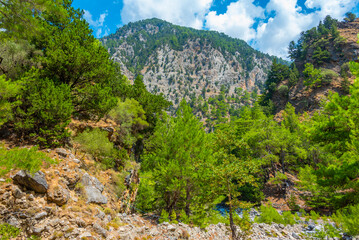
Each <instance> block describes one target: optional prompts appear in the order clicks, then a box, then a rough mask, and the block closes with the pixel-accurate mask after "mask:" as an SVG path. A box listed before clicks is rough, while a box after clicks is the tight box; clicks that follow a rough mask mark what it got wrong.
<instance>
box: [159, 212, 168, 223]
mask: <svg viewBox="0 0 359 240" xmlns="http://www.w3.org/2000/svg"><path fill="white" fill-rule="evenodd" d="M169 217H170V215H169V214H168V212H166V210H164V209H162V212H161V217H160V219H159V222H160V223H164V222H168V223H169V222H170V218H169Z"/></svg>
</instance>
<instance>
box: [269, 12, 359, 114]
mask: <svg viewBox="0 0 359 240" xmlns="http://www.w3.org/2000/svg"><path fill="white" fill-rule="evenodd" d="M358 33H359V19H356V20H354V21H353V22H336V20H335V19H331V18H330V17H329V18H328V17H327V18H326V19H325V20H324V22H323V23H320V24H319V25H318V27H316V28H312V29H310V30H308V31H306V32H303V33H302V37H301V39H300V40H299V41H298V42H297V43H296V44H294V42H293V45H292V49H291V47H290V55H291V56H292V59H293V60H294V64H295V65H296V68H297V69H298V70H299V78H298V80H297V82H296V83H295V84H291V83H290V81H291V80H290V78H286V79H285V80H284V81H279V82H278V83H277V86H276V91H275V92H274V93H273V94H272V95H273V97H272V101H273V103H274V105H275V107H276V113H277V114H278V113H279V114H278V115H279V118H280V115H281V114H280V112H281V111H282V110H283V109H284V108H285V106H286V104H287V103H288V102H289V103H291V104H292V105H293V106H294V107H295V108H296V111H297V112H304V111H309V112H313V111H316V110H317V109H319V108H320V106H321V101H323V100H325V99H326V98H327V97H328V95H329V94H330V92H337V93H339V94H340V95H342V94H348V90H349V85H350V84H351V83H352V82H353V81H354V76H352V74H351V73H350V69H349V62H350V61H357V60H358V57H359V44H358V43H357V41H358V37H357V35H358ZM311 67H312V68H311ZM316 72H317V74H315V73H316ZM287 87H288V88H287ZM284 88H287V89H288V90H287V92H286V93H284V94H283V92H280V89H284Z"/></svg>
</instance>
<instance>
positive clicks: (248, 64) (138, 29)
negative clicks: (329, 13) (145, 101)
mask: <svg viewBox="0 0 359 240" xmlns="http://www.w3.org/2000/svg"><path fill="white" fill-rule="evenodd" d="M154 29H155V30H154ZM183 29H184V28H183V27H181V28H178V26H176V25H173V24H171V23H168V22H166V21H162V20H159V19H152V20H151V19H149V20H145V21H139V22H135V23H132V24H129V25H125V26H123V27H121V28H119V29H118V30H117V32H116V33H115V34H111V35H109V36H107V37H104V38H103V39H101V41H102V42H103V43H104V46H105V47H107V48H108V50H109V52H110V54H111V55H112V59H113V60H114V61H116V62H118V63H119V64H120V66H121V71H122V72H123V74H124V75H126V76H127V77H128V78H129V79H130V80H131V81H133V80H134V79H135V77H136V75H137V73H138V72H139V73H140V74H141V75H143V81H144V83H145V85H146V87H147V89H148V90H149V91H150V92H155V93H163V94H164V96H165V97H166V99H167V100H169V101H171V102H172V103H173V104H174V105H175V106H176V105H177V104H178V101H177V100H178V99H181V98H184V97H185V98H188V96H192V95H194V96H196V97H198V96H200V95H205V96H204V97H205V98H209V97H214V96H217V95H219V94H220V89H221V86H225V87H227V88H228V89H229V94H230V95H231V94H233V93H234V91H235V88H242V89H243V90H247V91H252V90H253V89H254V88H255V87H261V86H262V85H263V83H264V81H265V80H266V78H267V73H268V70H269V69H270V66H271V64H272V59H273V57H271V56H269V55H268V54H263V53H261V52H259V51H255V50H254V49H253V48H251V47H250V46H249V45H248V44H247V43H245V42H244V41H242V40H239V39H232V38H229V37H228V36H225V35H224V34H219V33H215V32H211V34H208V31H197V32H195V34H194V35H193V36H190V37H189V36H188V34H187V32H186V31H184V30H183ZM188 31H192V30H190V29H189V30H188ZM143 33H146V34H143ZM169 36H171V38H172V39H175V41H177V39H182V40H180V41H179V42H178V45H177V46H174V45H173V44H171V41H172V40H170V42H169V43H168V42H166V40H163V41H161V40H162V39H166V38H167V37H169ZM157 39H160V40H159V41H158V44H155V45H153V44H152V43H153V42H154V41H156V40H157ZM218 40H219V41H220V42H221V43H223V45H221V44H220V45H218V44H217V43H218V42H217V41H218ZM216 42H217V43H216ZM233 42H235V44H233V45H232V43H233ZM226 44H229V45H232V46H233V47H232V48H230V49H228V48H226V47H225V45H226ZM135 69H136V70H135Z"/></svg>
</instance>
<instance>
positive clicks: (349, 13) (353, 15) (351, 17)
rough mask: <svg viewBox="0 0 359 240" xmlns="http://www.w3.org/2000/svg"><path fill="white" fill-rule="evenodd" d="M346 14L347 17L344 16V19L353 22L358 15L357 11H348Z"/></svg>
mask: <svg viewBox="0 0 359 240" xmlns="http://www.w3.org/2000/svg"><path fill="white" fill-rule="evenodd" d="M345 16H346V18H344V20H345V21H347V22H353V21H354V20H355V18H356V17H357V16H356V15H355V13H352V12H347V13H346V14H345Z"/></svg>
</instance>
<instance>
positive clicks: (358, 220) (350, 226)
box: [332, 204, 359, 236]
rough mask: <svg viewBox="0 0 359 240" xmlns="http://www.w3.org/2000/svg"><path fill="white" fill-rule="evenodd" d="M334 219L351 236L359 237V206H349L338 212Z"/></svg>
mask: <svg viewBox="0 0 359 240" xmlns="http://www.w3.org/2000/svg"><path fill="white" fill-rule="evenodd" d="M332 219H333V220H334V221H335V222H336V223H337V224H338V225H339V226H340V227H341V228H342V229H343V230H344V231H345V232H346V233H348V234H350V235H351V236H357V235H359V205H358V204H357V205H353V206H348V207H346V208H344V209H342V210H339V211H337V212H336V214H334V215H333V217H332Z"/></svg>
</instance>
